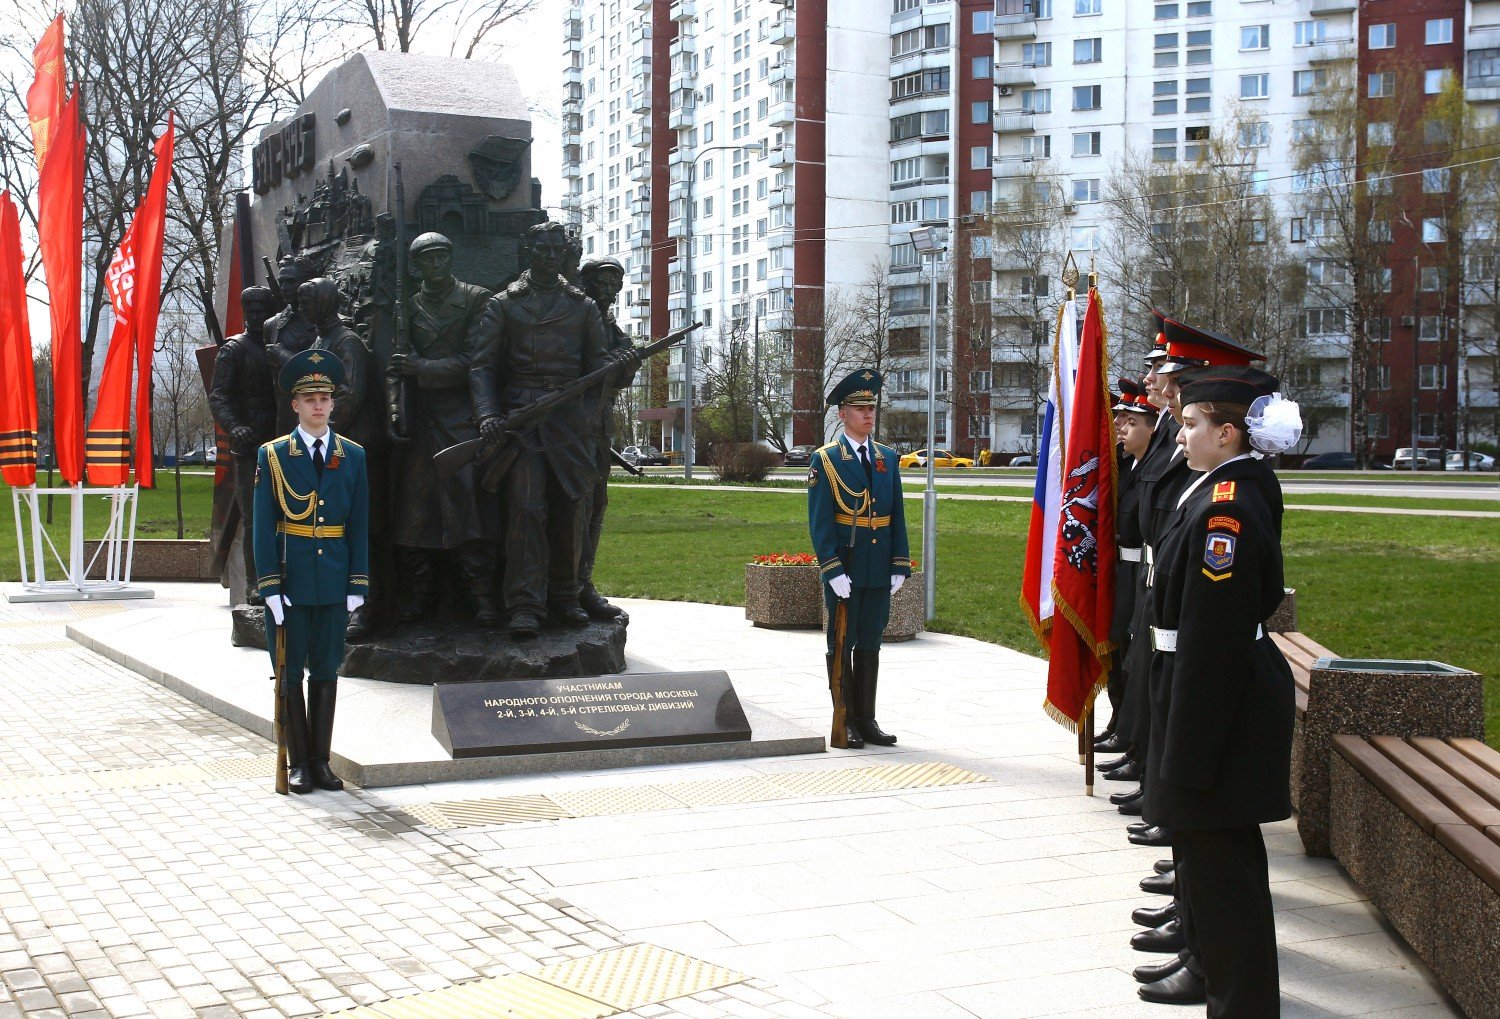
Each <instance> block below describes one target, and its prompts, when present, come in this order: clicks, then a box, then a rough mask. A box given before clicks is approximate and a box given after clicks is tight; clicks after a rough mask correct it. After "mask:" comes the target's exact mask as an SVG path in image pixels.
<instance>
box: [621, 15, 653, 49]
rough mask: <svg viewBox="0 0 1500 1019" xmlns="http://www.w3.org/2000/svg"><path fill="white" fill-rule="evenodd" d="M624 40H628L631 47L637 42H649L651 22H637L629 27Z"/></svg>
mask: <svg viewBox="0 0 1500 1019" xmlns="http://www.w3.org/2000/svg"><path fill="white" fill-rule="evenodd" d="M625 38H626V39H627V40H629V42H630V45H632V46H634V45H635V44H636V43H638V42H643V41H646V40H649V39H650V38H651V22H649V21H638V22H636V23H635V24H634V25H631V26H630V31H629V32H628V33H627V34H626V36H625Z"/></svg>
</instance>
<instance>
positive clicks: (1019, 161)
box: [995, 155, 1037, 177]
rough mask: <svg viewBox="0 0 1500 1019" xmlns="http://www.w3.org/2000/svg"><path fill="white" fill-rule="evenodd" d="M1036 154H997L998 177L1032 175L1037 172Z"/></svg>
mask: <svg viewBox="0 0 1500 1019" xmlns="http://www.w3.org/2000/svg"><path fill="white" fill-rule="evenodd" d="M1036 163H1037V157H1036V156H1027V155H1019V156H996V157H995V176H996V177H1030V176H1031V175H1032V174H1033V173H1035V172H1036V169H1035V167H1036Z"/></svg>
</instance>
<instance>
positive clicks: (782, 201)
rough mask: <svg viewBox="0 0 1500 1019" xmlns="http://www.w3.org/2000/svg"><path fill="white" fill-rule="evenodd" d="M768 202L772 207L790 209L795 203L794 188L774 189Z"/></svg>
mask: <svg viewBox="0 0 1500 1019" xmlns="http://www.w3.org/2000/svg"><path fill="white" fill-rule="evenodd" d="M767 204H768V205H769V206H770V208H772V209H790V208H791V207H792V206H793V204H795V203H794V202H793V200H792V189H791V188H790V187H784V188H778V189H777V190H775V191H772V192H771V198H770V200H769V201H768V202H767Z"/></svg>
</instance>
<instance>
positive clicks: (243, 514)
mask: <svg viewBox="0 0 1500 1019" xmlns="http://www.w3.org/2000/svg"><path fill="white" fill-rule="evenodd" d="M240 305H241V306H242V307H243V309H244V313H245V331H244V332H243V333H240V334H238V335H236V336H231V337H230V338H229V339H227V340H225V341H224V345H223V346H222V347H220V348H219V356H218V359H217V360H216V361H215V364H214V378H213V385H212V386H211V387H210V388H209V391H208V408H209V411H210V412H211V413H212V414H213V416H214V421H216V422H217V423H218V425H219V427H220V428H222V429H223V430H224V434H225V435H227V436H228V437H229V452H230V454H231V455H233V457H234V467H233V470H234V481H233V484H234V499H235V502H236V503H238V504H239V508H240V550H241V552H242V553H243V555H244V563H245V588H246V601H248V602H249V603H250V604H251V605H259V604H261V597H260V593H259V592H258V591H257V590H256V589H255V546H254V543H253V542H252V541H251V540H250V535H251V534H253V533H254V532H253V530H252V519H253V517H254V512H255V451H256V450H258V449H259V448H260V444H261V443H263V442H270V441H271V439H273V438H275V436H276V385H275V381H274V377H273V376H272V374H271V367H270V362H269V361H268V360H267V357H266V340H265V324H266V319H267V318H268V317H269V316H270V315H271V314H272V313H273V312H274V311H275V310H276V298H275V297H274V296H273V295H272V293H271V291H269V290H267V289H266V288H265V287H246V288H245V290H244V291H242V292H241V293H240ZM227 540H228V539H227V538H226V541H227Z"/></svg>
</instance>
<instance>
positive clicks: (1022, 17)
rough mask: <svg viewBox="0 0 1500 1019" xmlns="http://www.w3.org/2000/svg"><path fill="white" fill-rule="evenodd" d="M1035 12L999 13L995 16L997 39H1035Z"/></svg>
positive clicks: (997, 40)
mask: <svg viewBox="0 0 1500 1019" xmlns="http://www.w3.org/2000/svg"><path fill="white" fill-rule="evenodd" d="M1035 38H1036V15H1035V14H997V15H996V16H995V41H996V42H999V41H1000V40H1002V39H1035Z"/></svg>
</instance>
